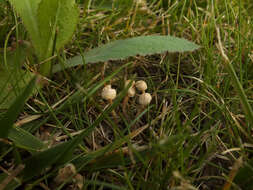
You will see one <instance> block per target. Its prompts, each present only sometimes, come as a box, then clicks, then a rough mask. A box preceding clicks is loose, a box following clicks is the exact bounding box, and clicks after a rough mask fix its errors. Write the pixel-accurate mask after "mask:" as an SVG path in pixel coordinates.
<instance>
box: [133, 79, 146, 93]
mask: <svg viewBox="0 0 253 190" xmlns="http://www.w3.org/2000/svg"><path fill="white" fill-rule="evenodd" d="M135 87H136V88H137V89H138V90H140V91H143V92H144V91H145V90H147V88H148V86H147V83H146V82H145V81H143V80H139V81H137V82H136V83H135Z"/></svg>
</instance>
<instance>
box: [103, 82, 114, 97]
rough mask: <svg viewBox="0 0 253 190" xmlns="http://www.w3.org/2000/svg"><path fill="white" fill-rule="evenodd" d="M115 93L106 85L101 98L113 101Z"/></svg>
mask: <svg viewBox="0 0 253 190" xmlns="http://www.w3.org/2000/svg"><path fill="white" fill-rule="evenodd" d="M116 95H117V92H116V90H115V89H113V88H112V87H111V85H110V84H109V85H106V86H105V87H104V88H103V90H102V94H101V96H102V98H103V99H105V100H113V99H115V98H116Z"/></svg>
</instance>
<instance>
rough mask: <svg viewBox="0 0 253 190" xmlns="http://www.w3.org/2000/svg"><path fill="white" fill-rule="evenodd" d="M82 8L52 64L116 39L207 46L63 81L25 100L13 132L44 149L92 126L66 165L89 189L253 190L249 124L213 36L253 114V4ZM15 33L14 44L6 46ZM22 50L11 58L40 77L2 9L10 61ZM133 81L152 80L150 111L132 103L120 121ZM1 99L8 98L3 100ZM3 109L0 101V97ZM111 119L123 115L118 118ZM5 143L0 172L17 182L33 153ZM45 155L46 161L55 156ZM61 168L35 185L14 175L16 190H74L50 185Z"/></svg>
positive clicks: (0, 42)
mask: <svg viewBox="0 0 253 190" xmlns="http://www.w3.org/2000/svg"><path fill="white" fill-rule="evenodd" d="M78 3H79V6H80V10H81V14H80V20H79V24H78V28H77V29H76V32H75V35H74V36H73V39H72V41H71V42H70V44H68V45H67V46H66V47H65V49H64V50H63V51H62V52H61V54H60V55H58V56H57V57H53V58H52V59H53V61H54V62H55V63H59V62H61V61H65V60H66V59H68V58H69V57H72V56H74V55H77V54H82V52H84V51H87V50H89V49H90V48H93V47H97V46H99V45H100V44H104V43H107V42H110V41H113V40H116V39H125V38H128V37H133V36H141V35H149V34H160V35H172V36H177V37H183V38H186V39H188V40H191V41H193V42H195V43H197V44H198V45H200V46H201V49H199V50H198V51H195V52H193V53H184V54H180V53H173V54H170V53H166V54H162V55H152V56H146V57H142V56H137V57H132V58H129V59H128V60H120V61H111V62H107V63H98V64H91V65H88V64H85V65H84V66H80V67H77V68H74V69H68V70H66V71H62V72H60V73H56V74H55V75H53V77H52V78H51V79H48V80H47V85H46V86H45V87H44V88H42V89H40V90H39V91H38V92H37V93H36V94H35V95H33V96H32V97H31V98H30V99H29V101H28V102H27V104H26V106H25V108H24V110H23V111H22V114H21V115H20V117H19V119H18V121H17V122H16V126H18V127H21V128H22V129H24V130H26V131H29V132H30V133H32V134H33V135H34V136H36V137H37V138H39V139H40V140H41V141H43V142H45V143H46V145H47V147H54V146H55V145H56V144H60V143H62V142H66V141H69V142H71V141H70V139H72V138H73V136H76V135H78V134H79V133H81V132H82V131H83V130H84V129H89V133H88V132H87V135H85V136H84V138H83V139H82V141H81V143H80V144H79V146H77V148H75V149H74V152H73V154H71V155H66V159H67V160H68V161H67V162H72V163H73V164H74V165H75V166H76V169H77V172H78V173H79V174H81V175H82V176H83V177H84V185H83V189H210V190H212V189H224V190H227V189H252V186H251V181H250V179H251V178H252V176H253V169H252V167H253V166H252V165H251V163H252V161H251V162H250V160H251V158H252V147H253V144H252V142H253V138H252V129H251V128H252V125H253V123H252V122H251V119H250V117H251V116H250V115H249V114H248V113H247V112H245V111H244V109H243V104H242V103H241V101H242V97H241V95H240V93H239V92H238V90H237V88H236V84H235V82H234V80H233V76H232V75H231V74H230V73H229V70H228V69H227V63H226V62H225V61H224V58H223V57H222V55H221V51H220V49H219V48H218V40H219V37H218V34H217V30H218V29H219V30H220V33H221V36H220V40H221V43H222V45H223V48H224V51H225V54H226V55H227V56H228V58H229V59H230V61H231V64H232V66H233V69H234V70H235V73H236V76H237V77H238V80H239V82H240V84H241V86H242V87H243V89H244V92H245V94H246V96H247V98H248V102H249V104H250V105H251V106H252V100H253V99H252V98H253V91H252V88H253V72H252V69H253V51H252V47H253V35H252V30H253V23H252V2H251V1H250V0H248V1H247V0H239V1H236V0H234V1H228V0H219V1H218V0H197V1H195V0H191V1H187V0H181V1H179V0H169V1H165V0H160V1H159V0H147V1H144V0H143V1H134V0H119V1H114V2H112V1H109V0H108V1H105V0H104V1H101V0H100V1H98V0H93V1H79V2H78ZM13 27H16V28H13ZM10 31H12V32H10ZM8 33H9V34H10V38H9V40H8V41H6V39H7V34H8ZM17 49H18V50H20V49H21V50H24V52H25V55H24V56H23V54H15V55H17V57H16V59H14V60H18V61H19V62H20V64H22V67H23V68H24V69H29V70H32V71H36V68H37V64H35V63H36V59H35V58H34V56H33V51H32V48H31V44H30V43H29V38H28V36H27V33H26V31H25V29H24V27H23V26H22V23H21V21H20V19H19V17H18V16H17V15H15V13H14V12H13V9H12V8H11V6H10V5H9V3H8V2H7V1H5V0H3V1H0V53H1V54H2V55H4V51H7V53H8V54H10V57H12V53H13V52H15V51H17ZM20 55H22V57H21V56H20ZM7 58H8V57H7ZM19 58H20V59H19ZM1 59H3V58H1ZM8 60H9V58H8ZM1 61H2V60H1ZM9 62H11V61H9ZM127 63H128V65H126V64H127ZM10 64H11V63H10ZM14 74H15V73H14ZM126 79H133V80H145V81H146V82H147V83H148V92H149V93H151V94H152V96H153V100H152V103H151V105H150V106H149V107H147V108H145V109H144V110H143V109H141V107H140V105H138V103H137V101H136V100H137V97H135V98H133V99H130V101H129V103H128V104H129V105H128V106H127V115H125V114H124V113H123V111H122V99H123V98H124V96H125V94H126V90H123V89H124V81H125V80H126ZM105 83H110V84H112V86H113V87H114V88H117V91H118V93H120V92H121V94H120V96H118V98H117V99H116V100H115V101H114V103H113V104H112V106H109V107H107V106H108V105H107V104H108V103H107V102H105V101H104V100H102V98H101V96H100V93H101V86H103V85H104V84H105ZM98 87H99V88H98ZM1 90H2V91H1ZM4 90H6V89H0V93H2V92H3V91H4ZM0 103H4V100H1V99H0ZM112 110H114V111H115V112H116V114H117V116H116V117H117V119H116V121H115V118H114V117H113V114H111V111H112ZM4 112H5V111H4V110H3V111H1V112H0V114H1V115H3V114H4ZM140 112H141V114H138V115H137V113H140ZM1 115H0V116H1ZM0 125H1V124H0ZM1 127H2V126H1ZM0 142H1V147H0V171H1V173H5V174H7V175H9V174H8V173H13V171H14V168H15V167H16V166H17V165H19V164H22V163H27V162H29V158H30V155H32V154H33V153H32V151H25V150H24V149H22V147H19V146H16V145H15V143H12V141H9V140H8V141H7V140H3V139H1V141H0ZM70 149H71V148H70ZM64 151H65V149H64ZM59 154H60V153H59ZM49 155H50V154H49ZM40 158H41V159H44V160H45V162H46V161H48V160H50V159H53V158H52V157H51V158H50V157H45V158H44V157H43V158H42V157H40ZM27 160H28V161H27ZM62 167H63V165H62V164H61V163H58V164H56V165H50V166H48V167H47V169H46V170H44V171H43V172H39V173H37V175H36V176H34V177H33V178H31V179H28V180H24V179H21V177H20V178H19V176H17V180H21V181H23V182H22V185H21V186H20V187H19V188H20V189H74V188H78V187H74V185H75V184H74V183H73V182H71V183H70V184H67V181H68V180H70V179H66V180H65V182H66V183H65V184H64V183H62V185H59V186H58V187H56V184H55V183H56V182H55V181H54V179H55V176H57V171H58V169H59V168H62ZM239 168H240V169H239ZM21 174H22V173H21ZM235 176H236V177H235ZM234 177H235V179H234ZM245 177H246V178H247V179H249V181H247V180H246V179H245ZM230 182H231V183H230Z"/></svg>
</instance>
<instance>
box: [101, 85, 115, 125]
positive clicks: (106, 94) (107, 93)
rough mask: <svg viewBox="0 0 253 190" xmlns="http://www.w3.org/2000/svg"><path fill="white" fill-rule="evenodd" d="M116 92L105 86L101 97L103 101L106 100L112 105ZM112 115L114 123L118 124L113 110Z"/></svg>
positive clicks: (109, 86)
mask: <svg viewBox="0 0 253 190" xmlns="http://www.w3.org/2000/svg"><path fill="white" fill-rule="evenodd" d="M116 95H117V91H116V90H115V89H113V88H112V86H111V85H110V84H108V85H106V86H105V87H104V88H103V90H102V93H101V96H102V98H103V99H105V100H107V101H108V102H109V103H110V104H112V101H113V100H114V99H115V98H116ZM112 115H113V117H114V120H115V122H116V123H117V122H118V119H117V114H116V112H115V111H114V110H112Z"/></svg>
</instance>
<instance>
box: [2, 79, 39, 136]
mask: <svg viewBox="0 0 253 190" xmlns="http://www.w3.org/2000/svg"><path fill="white" fill-rule="evenodd" d="M34 85H35V77H34V78H33V79H32V80H31V81H30V82H29V84H28V85H27V86H26V88H25V89H24V91H23V92H22V93H21V94H20V95H19V96H18V97H17V98H16V99H15V101H14V102H13V103H12V105H11V106H10V108H9V109H8V110H7V111H6V113H4V115H3V116H2V117H1V118H0V123H1V126H0V138H5V137H7V136H8V134H9V131H10V129H11V128H12V126H13V124H14V122H15V121H16V119H17V117H18V115H19V113H20V111H21V110H22V108H23V106H24V104H25V102H26V100H27V99H28V97H29V96H30V94H31V93H32V90H33V88H34Z"/></svg>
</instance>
